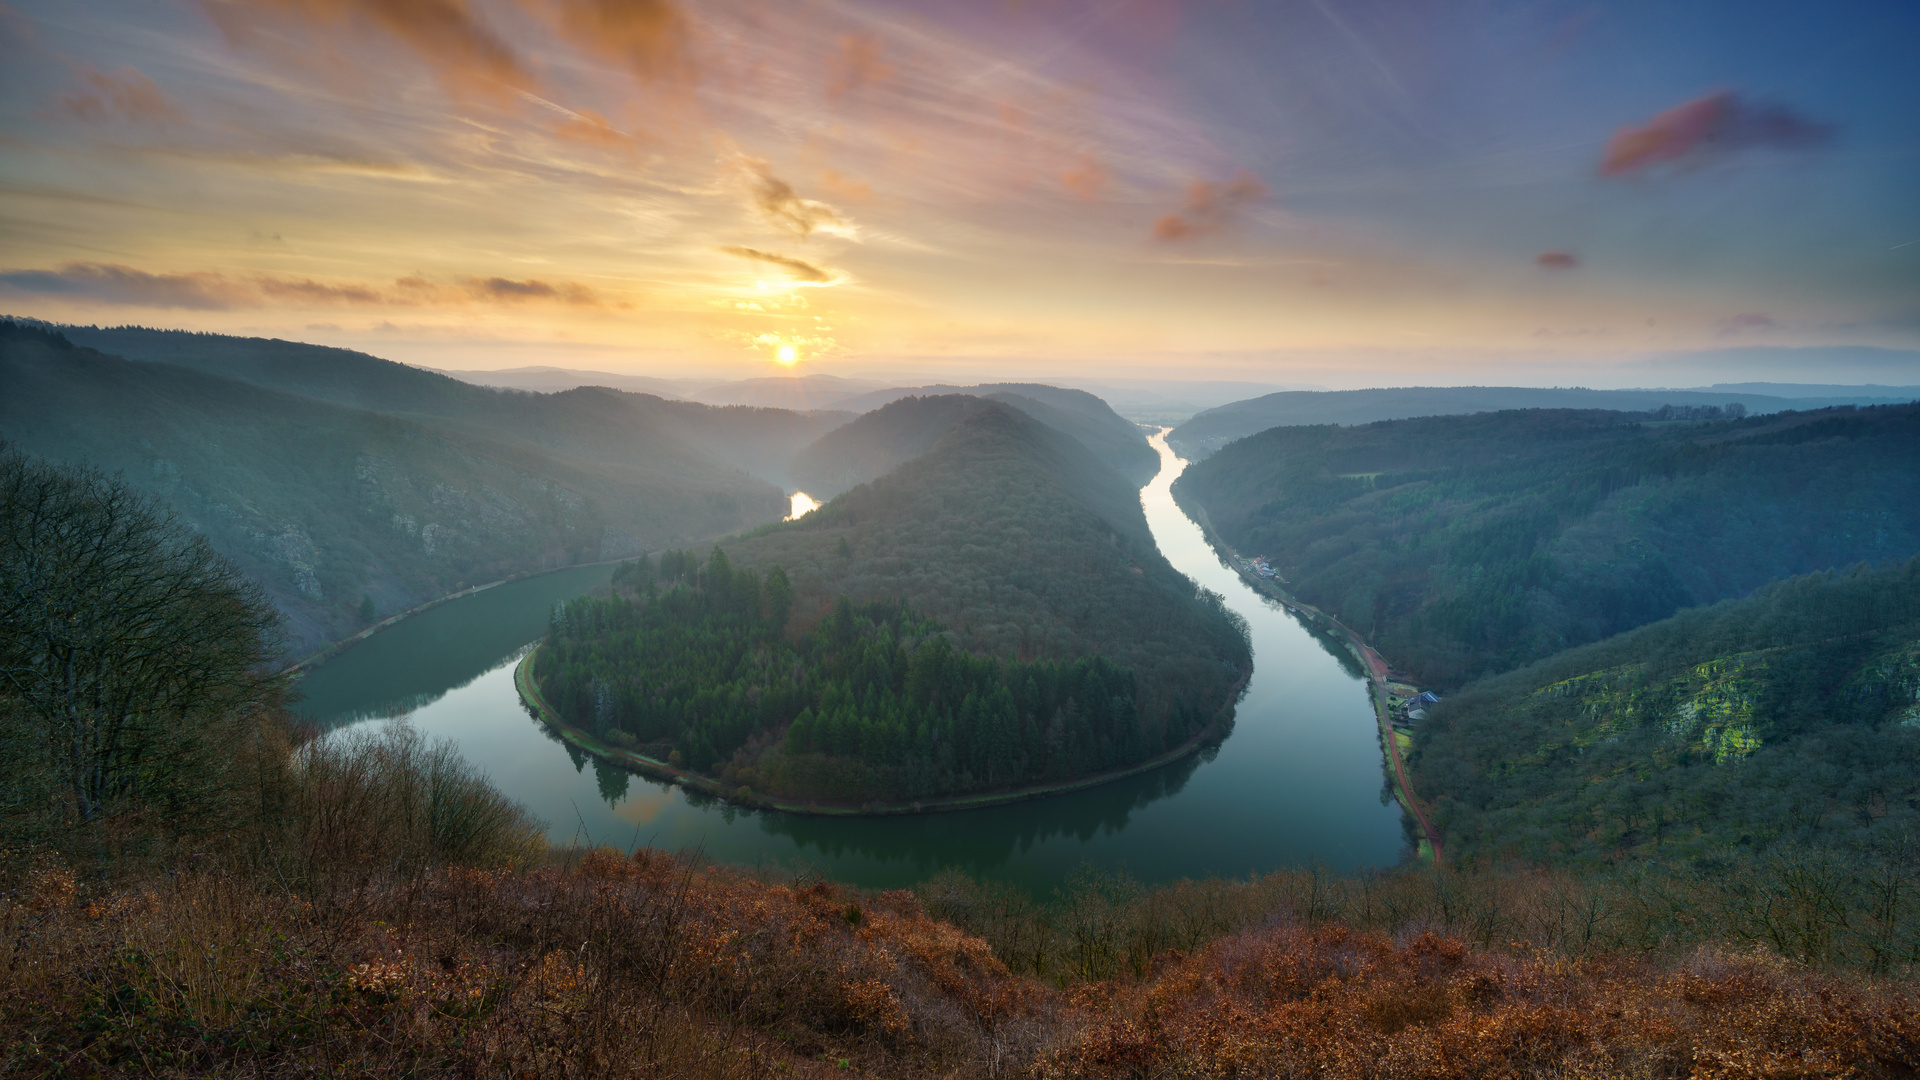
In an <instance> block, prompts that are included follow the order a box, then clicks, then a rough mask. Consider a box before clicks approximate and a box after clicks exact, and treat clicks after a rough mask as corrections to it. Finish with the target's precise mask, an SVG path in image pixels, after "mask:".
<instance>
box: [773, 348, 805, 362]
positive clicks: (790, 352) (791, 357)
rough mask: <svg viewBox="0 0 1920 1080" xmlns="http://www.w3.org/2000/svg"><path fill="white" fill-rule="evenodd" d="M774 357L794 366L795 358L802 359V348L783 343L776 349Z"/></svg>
mask: <svg viewBox="0 0 1920 1080" xmlns="http://www.w3.org/2000/svg"><path fill="white" fill-rule="evenodd" d="M773 358H774V359H775V360H778V361H780V362H781V363H783V364H786V365H788V366H792V364H793V362H794V361H795V360H798V359H800V350H798V349H796V348H794V347H793V346H791V345H782V346H780V348H779V349H777V350H775V352H774V354H773Z"/></svg>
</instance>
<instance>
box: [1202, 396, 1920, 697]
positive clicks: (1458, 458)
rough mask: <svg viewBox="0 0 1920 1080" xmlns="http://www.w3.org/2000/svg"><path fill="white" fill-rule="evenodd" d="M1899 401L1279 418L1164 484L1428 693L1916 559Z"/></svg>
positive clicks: (1917, 510) (1917, 426) (1909, 456)
mask: <svg viewBox="0 0 1920 1080" xmlns="http://www.w3.org/2000/svg"><path fill="white" fill-rule="evenodd" d="M1915 462H1920V405H1893V406H1877V407H1872V408H1865V409H1852V408H1844V409H1831V410H1822V411H1818V412H1806V413H1785V414H1779V415H1774V416H1761V417H1749V418H1747V419H1743V420H1732V421H1728V420H1721V421H1708V422H1674V423H1642V422H1639V420H1637V419H1636V417H1634V416H1633V415H1631V414H1623V413H1614V412H1597V411H1574V410H1552V409H1535V410H1516V411H1510V412H1498V413H1479V414H1475V415H1469V416H1443V417H1428V418H1423V419H1417V420H1393V421H1383V422H1380V423H1375V424H1367V425H1362V426H1358V427H1334V426H1319V427H1282V428H1274V429H1271V430H1268V431H1264V432H1262V433H1260V434H1258V435H1256V436H1253V437H1251V438H1247V439H1242V440H1240V441H1238V442H1235V443H1232V444H1230V445H1228V446H1227V447H1226V448H1225V449H1223V450H1221V451H1220V452H1219V453H1218V454H1215V455H1214V456H1213V457H1211V458H1208V459H1207V460H1205V461H1203V462H1201V463H1199V464H1197V465H1194V466H1192V467H1191V468H1189V469H1188V470H1187V472H1186V473H1185V474H1184V475H1183V476H1182V477H1181V478H1180V480H1179V481H1178V482H1177V483H1176V484H1175V485H1174V495H1175V497H1176V499H1178V500H1179V502H1180V504H1181V505H1182V506H1183V507H1185V508H1186V509H1187V511H1188V512H1189V513H1190V514H1193V515H1194V517H1195V518H1196V520H1201V521H1204V522H1207V523H1209V524H1210V526H1211V528H1212V529H1213V530H1214V532H1215V534H1216V535H1217V536H1218V537H1220V538H1222V539H1224V540H1225V541H1226V543H1228V544H1230V545H1232V546H1233V547H1235V548H1237V549H1238V550H1239V551H1241V552H1243V553H1245V554H1247V555H1265V556H1267V557H1268V559H1269V560H1270V562H1271V564H1272V565H1273V566H1274V567H1275V569H1276V570H1277V571H1278V573H1279V574H1280V576H1281V578H1282V579H1283V581H1284V582H1285V583H1286V587H1287V588H1289V589H1291V590H1293V591H1294V592H1295V593H1297V594H1298V595H1299V596H1301V597H1302V598H1303V599H1305V600H1307V601H1308V602H1310V603H1313V604H1315V605H1317V606H1319V607H1321V608H1322V609H1324V610H1327V611H1329V612H1332V613H1334V614H1336V615H1337V616H1338V617H1339V618H1340V619H1341V620H1342V621H1343V622H1345V623H1346V624H1347V625H1348V626H1350V627H1352V628H1353V629H1355V630H1356V631H1358V632H1359V633H1361V634H1362V635H1364V636H1366V637H1367V638H1368V639H1369V640H1370V641H1372V643H1373V644H1374V645H1375V646H1376V647H1378V648H1379V649H1380V651H1381V652H1382V653H1384V654H1385V655H1386V656H1388V657H1390V658H1392V659H1393V660H1394V661H1395V662H1396V663H1398V664H1400V665H1402V666H1404V667H1406V668H1408V669H1409V670H1411V671H1413V672H1415V673H1416V674H1418V675H1419V676H1420V677H1421V678H1422V679H1424V680H1426V681H1428V682H1430V683H1433V684H1436V685H1438V686H1441V687H1443V688H1444V687H1453V686H1459V685H1461V684H1463V683H1465V682H1467V681H1469V680H1471V679H1473V678H1476V677H1478V676H1481V675H1485V674H1489V673H1491V672H1497V671H1502V670H1506V669H1509V668H1513V667H1518V666H1521V665H1523V664H1527V663H1530V662H1532V661H1534V660H1538V659H1541V658H1543V657H1545V656H1548V655H1550V654H1552V653H1555V652H1558V651H1560V650H1561V649H1565V648H1568V647H1571V646H1575V645H1581V644H1585V643H1587V642H1592V641H1598V640H1600V639H1602V638H1606V637H1610V636H1612V635H1614V634H1617V633H1620V632H1622V631H1625V630H1630V629H1632V628H1634V627H1636V626H1640V625H1642V624H1644V623H1648V622H1653V621H1656V620H1658V619H1662V618H1665V617H1666V616H1668V615H1671V614H1672V613H1674V612H1675V611H1677V610H1679V609H1681V608H1685V607H1692V606H1697V605H1701V604H1711V603H1714V602H1717V601H1720V600H1724V599H1729V598H1734V597H1740V596H1745V595H1747V594H1748V593H1750V592H1752V591H1753V590H1754V589H1757V588H1759V587H1760V586H1762V585H1765V584H1767V583H1768V582H1771V581H1775V580H1778V579H1781V578H1786V577H1791V576H1795V575H1799V574H1806V573H1810V572H1812V571H1815V570H1821V569H1826V568H1831V567H1840V566H1847V565H1851V564H1853V563H1856V562H1861V561H1867V562H1882V561H1885V560H1888V559H1905V558H1907V557H1909V556H1911V555H1913V554H1915V553H1916V552H1920V469H1916V468H1915V467H1914V466H1915Z"/></svg>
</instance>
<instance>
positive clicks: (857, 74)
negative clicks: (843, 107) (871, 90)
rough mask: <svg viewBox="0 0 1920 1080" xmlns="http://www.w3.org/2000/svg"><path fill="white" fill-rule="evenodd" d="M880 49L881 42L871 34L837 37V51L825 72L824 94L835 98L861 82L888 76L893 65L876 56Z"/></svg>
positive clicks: (891, 72) (880, 80) (851, 90)
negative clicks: (829, 70) (838, 49)
mask: <svg viewBox="0 0 1920 1080" xmlns="http://www.w3.org/2000/svg"><path fill="white" fill-rule="evenodd" d="M884 51H885V46H884V45H882V44H881V41H880V39H879V38H878V37H875V36H874V35H872V34H848V35H847V36H846V37H844V38H842V39H840V54H839V55H838V56H837V57H835V58H834V62H833V68H832V70H831V72H829V74H828V75H827V97H829V98H831V99H833V100H835V101H838V100H839V99H840V98H842V97H844V96H845V95H847V94H850V93H852V92H853V91H855V90H858V89H860V88H861V87H863V86H866V85H869V84H871V83H879V82H885V81H886V80H887V79H889V78H891V77H892V75H893V65H891V64H889V63H887V62H886V61H884V60H882V59H880V55H881V53H882V52H884Z"/></svg>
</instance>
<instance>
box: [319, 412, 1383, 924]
mask: <svg viewBox="0 0 1920 1080" xmlns="http://www.w3.org/2000/svg"><path fill="white" fill-rule="evenodd" d="M1153 443H1154V447H1155V449H1157V450H1158V451H1159V453H1160V460H1161V471H1160V474H1159V476H1157V477H1156V478H1155V479H1154V481H1153V482H1152V483H1151V484H1149V485H1148V486H1147V487H1146V488H1145V489H1144V490H1142V492H1141V501H1142V504H1143V505H1144V507H1145V509H1146V514H1147V521H1148V523H1149V524H1150V525H1151V526H1152V528H1153V535H1154V538H1155V540H1156V541H1158V543H1159V545H1160V549H1161V551H1162V552H1163V553H1165V555H1166V557H1167V559H1168V560H1169V561H1171V562H1172V563H1173V565H1174V566H1176V567H1178V568H1179V569H1180V570H1182V571H1184V572H1185V573H1186V574H1188V575H1189V576H1191V577H1192V578H1193V579H1194V580H1196V581H1198V582H1199V583H1200V584H1202V585H1204V586H1206V587H1207V588H1210V589H1212V590H1214V591H1215V592H1218V593H1220V594H1221V595H1223V596H1224V597H1226V599H1227V603H1228V604H1229V606H1231V607H1232V608H1233V609H1234V610H1236V611H1238V612H1239V613H1240V614H1241V615H1242V616H1244V617H1245V618H1246V620H1247V624H1248V626H1249V628H1250V629H1251V630H1252V634H1253V650H1254V674H1253V678H1252V679H1251V680H1250V681H1249V683H1248V686H1247V690H1246V693H1245V696H1244V697H1243V698H1242V699H1241V702H1240V706H1239V710H1238V714H1237V719H1236V721H1235V724H1234V728H1233V732H1232V734H1231V735H1230V736H1228V737H1227V738H1226V739H1225V740H1224V741H1223V742H1222V743H1221V744H1220V745H1219V746H1217V747H1215V748H1212V749H1209V750H1206V751H1203V752H1202V753H1201V754H1199V755H1196V756H1194V757H1190V758H1187V759H1185V760H1183V761H1180V762H1176V763H1174V764H1171V765H1167V766H1164V767H1162V768H1159V769H1155V770H1153V771H1151V772H1147V773H1144V774H1141V775H1139V776H1134V777H1130V778H1128V779H1125V780H1120V781H1116V782H1114V783H1111V784H1105V785H1102V786H1100V787H1097V788H1094V789H1092V790H1089V791H1083V792H1078V793H1075V794H1071V795H1061V796H1057V797H1054V798H1049V799H1042V800H1038V801H1034V802H1026V803H1018V804H1014V805H1011V806H1003V807H994V808H988V809H981V810H967V811H961V812H957V813H945V814H927V815H920V816H911V817H889V818H851V819H847V818H823V817H810V816H806V815H795V814H783V813H776V812H772V811H763V810H742V809H738V808H735V807H732V806H729V805H727V804H724V803H715V802H712V801H710V800H707V799H705V798H702V797H701V796H699V795H692V796H690V795H689V794H688V793H687V792H686V791H685V789H683V788H678V787H673V786H671V785H667V784H661V783H658V782H655V781H652V780H649V779H647V778H645V777H641V776H635V775H632V774H629V773H626V772H623V771H621V770H618V769H613V768H609V767H606V766H603V765H600V764H599V763H598V762H596V761H594V760H592V759H591V758H588V757H586V756H585V755H583V754H580V753H579V752H578V751H574V750H572V749H571V748H569V747H568V746H567V745H566V744H564V743H562V742H560V741H559V740H558V739H556V738H554V737H553V736H552V735H550V734H548V732H547V731H546V729H545V728H544V727H542V726H541V725H540V724H538V723H536V722H535V721H534V720H533V719H532V718H531V716H530V715H529V714H528V712H527V710H526V708H525V706H523V705H522V704H521V702H520V700H519V697H518V695H516V694H515V693H514V688H513V664H514V661H515V659H516V658H517V657H518V656H519V655H520V654H521V653H522V652H523V651H524V650H525V648H526V647H527V646H528V645H529V644H530V643H532V642H533V641H535V640H537V639H538V638H539V637H540V635H541V634H542V633H544V631H545V625H546V616H547V612H548V610H549V609H550V608H551V606H552V605H553V603H554V602H555V601H557V600H561V599H565V598H567V597H569V596H574V595H577V594H579V593H580V592H583V591H585V590H587V589H589V588H592V587H594V586H595V585H598V584H601V583H603V582H605V581H606V580H607V579H608V578H609V577H610V575H611V569H610V568H607V567H589V568H581V569H577V570H569V571H563V572H560V573H556V574H550V575H547V576H544V577H539V578H532V579H528V580H526V581H520V582H515V583H513V584H510V585H502V586H499V587H497V588H494V589H490V590H488V591H486V592H483V593H479V594H477V595H475V596H472V597H468V598H464V599H461V600H458V601H455V602H453V603H450V604H446V605H443V606H441V607H439V608H436V609H434V610H432V611H429V612H427V613H425V614H423V615H420V616H417V617H415V618H413V619H409V620H407V621H406V622H403V623H400V624H398V625H397V626H395V627H393V628H391V629H389V630H385V631H382V632H381V633H379V634H377V635H375V636H374V637H372V638H370V639H368V640H367V641H365V642H363V643H361V644H359V645H356V646H355V647H353V648H352V649H350V650H348V651H347V652H345V653H343V654H342V655H341V656H339V657H338V658H336V659H334V660H332V661H329V662H328V663H327V664H325V665H323V666H322V667H320V668H318V669H316V670H315V671H314V672H313V673H312V674H310V675H309V676H308V677H307V678H306V679H304V680H303V681H302V684H301V688H302V691H303V692H304V694H305V695H306V700H305V702H304V704H303V706H302V707H303V709H304V710H305V711H306V712H307V714H308V715H309V716H311V717H312V718H313V719H314V720H315V721H317V722H319V723H320V724H322V725H323V726H327V727H341V726H345V725H353V724H377V723H381V722H383V720H384V718H387V717H393V716H407V717H409V718H410V720H411V722H412V723H413V724H414V725H415V726H416V727H418V728H419V729H420V730H421V731H422V732H424V733H426V734H427V735H429V736H433V737H440V738H447V739H451V740H454V741H455V742H457V743H458V744H459V746H460V749H461V750H462V752H464V753H465V755H466V756H467V757H468V758H469V759H470V760H472V761H473V762H475V763H476V764H477V765H479V766H480V767H481V768H482V769H484V770H486V772H487V773H488V774H489V775H490V776H491V777H492V778H493V781H494V782H495V783H496V784H498V785H499V786H500V787H501V788H502V789H503V790H505V791H506V792H507V793H508V794H510V795H512V796H513V797H514V798H516V799H518V800H520V801H521V802H522V803H524V804H526V805H527V806H528V807H529V808H531V809H532V810H533V812H534V813H535V814H537V815H539V816H540V818H542V819H543V820H544V821H546V822H547V824H548V833H549V835H550V836H551V838H552V839H553V840H555V841H556V842H561V843H566V842H574V841H588V842H592V843H608V844H614V845H617V846H620V847H627V848H630V847H633V846H635V845H638V844H649V845H654V846H658V847H666V848H685V847H692V848H698V849H700V850H702V851H703V852H704V853H705V855H706V857H707V858H710V859H714V860H719V861H724V862H732V863H743V864H777V865H781V866H791V867H795V868H801V867H811V868H814V869H818V870H821V871H824V872H825V873H827V874H828V875H830V876H832V877H834V878H837V879H840V880H844V881H850V882H855V883H858V884H861V885H866V886H870V887H888V888H891V887H897V886H902V885H907V884H911V883H913V882H916V881H920V880H923V879H924V878H926V877H928V876H930V875H932V874H933V873H935V872H937V871H939V870H941V869H943V868H946V867H958V868H960V869H962V870H964V871H966V872H967V873H969V874H973V875H975V876H980V877H992V878H1000V879H1004V880H1007V881H1010V882H1013V883H1015V884H1017V885H1020V886H1021V887H1023V888H1028V889H1032V890H1035V891H1039V892H1045V891H1047V890H1048V889H1050V888H1051V887H1052V886H1054V885H1055V884H1057V883H1059V882H1060V881H1061V880H1062V879H1063V878H1064V877H1065V876H1066V875H1068V874H1070V873H1072V872H1073V871H1074V870H1076V869H1077V868H1079V867H1081V866H1083V865H1088V864H1091V865H1093V866H1095V867H1099V868H1103V869H1110V870H1122V871H1125V872H1126V873H1129V874H1131V875H1133V876H1134V877H1136V878H1138V879H1140V880H1142V881H1147V882H1156V881H1165V880H1171V879H1177V878H1189V877H1204V876H1208V875H1221V876H1236V875H1245V874H1249V873H1258V872H1262V871H1266V870H1270V869H1273V868H1276V867H1282V866H1298V865H1303V864H1306V863H1308V862H1313V861H1318V862H1320V863H1324V864H1325V865H1327V866H1328V867H1330V868H1332V869H1335V870H1348V869H1353V868H1357V867H1362V866H1379V865H1386V864H1391V863H1394V862H1396V861H1398V860H1399V859H1400V858H1401V856H1402V854H1403V846H1404V839H1403V836H1402V831H1401V822H1400V811H1399V808H1398V807H1397V806H1395V805H1393V804H1392V803H1391V802H1389V801H1388V799H1387V797H1386V794H1385V791H1386V788H1385V784H1384V773H1383V770H1382V765H1381V755H1380V742H1379V737H1378V735H1377V730H1378V729H1377V728H1376V727H1375V725H1374V720H1373V714H1372V709H1371V706H1370V705H1369V702H1368V696H1367V690H1366V684H1365V683H1364V682H1363V681H1362V678H1361V673H1360V669H1359V667H1358V666H1357V665H1356V664H1355V663H1354V661H1353V660H1352V659H1351V658H1350V657H1349V656H1348V655H1347V654H1346V653H1345V652H1344V651H1342V650H1338V649H1337V648H1335V647H1332V646H1329V645H1323V644H1322V643H1321V642H1320V641H1319V640H1317V639H1316V638H1315V637H1314V636H1313V635H1312V634H1310V633H1309V632H1308V631H1307V630H1306V629H1305V627H1303V626H1302V625H1301V624H1300V623H1299V622H1298V621H1297V620H1295V619H1294V618H1293V617H1292V616H1290V615H1288V614H1287V613H1286V612H1285V611H1284V610H1283V609H1281V608H1280V607H1278V606H1277V605H1275V604H1273V603H1272V602H1270V601H1267V600H1265V599H1264V598H1262V597H1261V596H1260V595H1259V594H1257V593H1255V592H1254V591H1253V590H1252V589H1251V588H1249V587H1248V586H1247V585H1246V584H1245V583H1244V582H1243V581H1241V579H1240V578H1239V576H1238V575H1237V574H1235V573H1234V572H1233V571H1232V570H1231V569H1229V568H1228V567H1227V566H1225V565H1224V564H1223V563H1222V562H1221V561H1220V559H1219V558H1218V557H1217V556H1216V555H1215V553H1214V551H1213V550H1212V548H1211V547H1209V546H1208V545H1207V543H1206V540H1205V539H1204V538H1203V537H1202V535H1201V532H1200V529H1199V527H1198V526H1196V525H1194V523H1193V522H1191V521H1189V520H1188V519H1187V517H1186V515H1185V514H1183V513H1182V512H1181V511H1180V509H1179V508H1178V507H1176V506H1175V505H1174V503H1173V499H1172V496H1171V495H1170V494H1169V492H1168V489H1169V487H1170V486H1171V485H1172V483H1173V480H1174V478H1175V477H1176V476H1178V475H1179V473H1180V471H1181V470H1182V469H1184V468H1185V467H1186V462H1184V461H1182V460H1181V459H1179V458H1177V457H1175V456H1174V455H1173V453H1172V451H1170V450H1169V449H1168V448H1167V446H1166V443H1165V441H1164V439H1162V438H1158V437H1156V438H1155V439H1154V440H1153ZM800 498H801V497H800V496H795V497H794V503H795V505H794V508H795V510H796V511H798V510H799V509H800V506H799V499H800ZM809 501H811V500H809Z"/></svg>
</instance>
